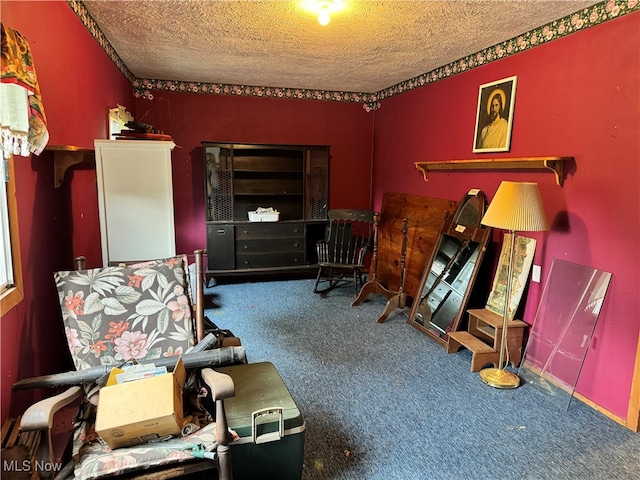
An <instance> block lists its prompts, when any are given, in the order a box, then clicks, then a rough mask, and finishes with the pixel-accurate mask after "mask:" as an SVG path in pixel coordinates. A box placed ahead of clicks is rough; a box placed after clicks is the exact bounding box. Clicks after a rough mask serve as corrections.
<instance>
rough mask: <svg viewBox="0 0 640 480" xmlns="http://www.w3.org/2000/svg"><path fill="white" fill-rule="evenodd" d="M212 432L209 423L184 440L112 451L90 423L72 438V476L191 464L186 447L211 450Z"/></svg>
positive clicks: (82, 477)
mask: <svg viewBox="0 0 640 480" xmlns="http://www.w3.org/2000/svg"><path fill="white" fill-rule="evenodd" d="M215 430H216V424H215V423H209V424H208V425H206V426H205V427H204V428H202V429H201V430H198V431H197V432H195V433H193V434H191V435H188V436H185V437H178V438H173V439H170V440H168V441H165V442H162V441H161V442H157V443H144V444H142V445H136V446H133V447H125V448H118V449H115V450H111V449H109V447H107V446H106V445H104V444H103V443H102V442H101V441H100V439H99V437H98V436H97V435H96V433H95V430H94V426H93V425H92V422H86V423H85V424H84V425H83V428H81V429H78V430H76V433H75V436H74V447H73V457H74V460H75V468H74V475H75V478H76V480H89V479H94V478H100V477H103V476H113V475H120V474H124V473H129V472H134V471H136V470H141V469H146V468H153V467H157V466H160V465H169V464H173V463H178V462H186V461H193V460H194V459H195V457H194V456H193V455H192V454H191V453H190V448H189V447H192V446H194V445H199V446H202V447H204V448H205V450H208V451H210V450H213V448H214V446H215V445H216V438H215ZM234 433H235V432H234ZM80 459H81V461H80Z"/></svg>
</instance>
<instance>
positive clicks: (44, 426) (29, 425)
mask: <svg viewBox="0 0 640 480" xmlns="http://www.w3.org/2000/svg"><path fill="white" fill-rule="evenodd" d="M82 394H83V392H82V388H80V387H78V386H75V387H71V388H69V389H68V390H66V391H64V392H62V393H60V394H58V395H55V396H53V397H50V398H45V399H44V400H40V401H39V402H36V403H34V404H33V405H31V406H30V407H29V408H27V410H26V412H24V415H22V418H21V420H20V429H21V430H24V431H28V430H48V429H50V428H51V426H52V425H53V415H54V414H55V413H56V412H57V411H58V410H60V409H61V408H63V407H65V406H67V405H69V404H70V403H72V402H73V401H75V400H76V399H78V398H79V397H80V396H81V395H82Z"/></svg>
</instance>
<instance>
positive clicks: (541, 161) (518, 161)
mask: <svg viewBox="0 0 640 480" xmlns="http://www.w3.org/2000/svg"><path fill="white" fill-rule="evenodd" d="M567 160H573V157H524V158H474V159H471V160H447V161H444V162H416V163H415V166H416V168H417V169H418V170H420V171H421V172H422V176H423V177H424V181H425V182H427V181H429V180H428V176H429V173H428V172H429V171H430V170H505V169H508V170H524V169H529V170H531V169H535V170H539V169H546V170H551V171H552V172H553V173H554V174H555V176H556V183H557V184H558V185H559V186H560V187H562V184H563V182H564V162H565V161H567Z"/></svg>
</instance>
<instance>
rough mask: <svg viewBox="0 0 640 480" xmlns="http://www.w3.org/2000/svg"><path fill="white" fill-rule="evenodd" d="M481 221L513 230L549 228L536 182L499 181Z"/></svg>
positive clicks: (532, 230)
mask: <svg viewBox="0 0 640 480" xmlns="http://www.w3.org/2000/svg"><path fill="white" fill-rule="evenodd" d="M481 223H482V224H483V225H487V226H489V227H494V228H502V229H504V230H510V231H514V232H516V231H518V232H540V231H543V230H549V223H548V222H547V216H546V214H545V213H544V206H543V205H542V198H541V197H540V191H539V190H538V184H537V183H531V182H506V181H505V182H502V183H501V184H500V186H499V187H498V191H497V192H496V194H495V196H494V197H493V200H492V201H491V203H490V204H489V208H487V213H485V215H484V217H482V221H481Z"/></svg>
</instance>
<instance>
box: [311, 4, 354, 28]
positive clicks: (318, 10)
mask: <svg viewBox="0 0 640 480" xmlns="http://www.w3.org/2000/svg"><path fill="white" fill-rule="evenodd" d="M344 7H345V4H344V1H343V0H305V1H304V2H303V8H304V9H305V10H308V11H310V12H313V13H314V14H316V15H318V23H319V24H320V25H323V26H324V25H328V24H329V22H330V21H331V15H332V14H334V13H336V12H339V11H341V10H342V9H344Z"/></svg>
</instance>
